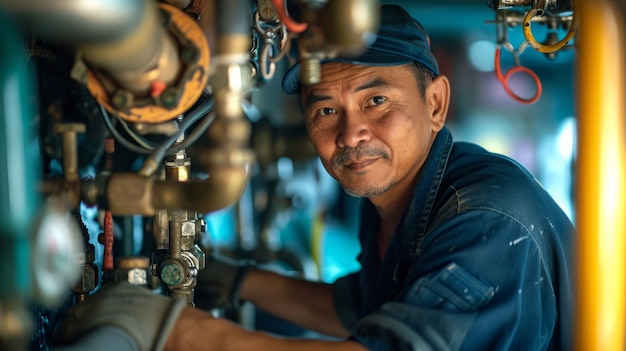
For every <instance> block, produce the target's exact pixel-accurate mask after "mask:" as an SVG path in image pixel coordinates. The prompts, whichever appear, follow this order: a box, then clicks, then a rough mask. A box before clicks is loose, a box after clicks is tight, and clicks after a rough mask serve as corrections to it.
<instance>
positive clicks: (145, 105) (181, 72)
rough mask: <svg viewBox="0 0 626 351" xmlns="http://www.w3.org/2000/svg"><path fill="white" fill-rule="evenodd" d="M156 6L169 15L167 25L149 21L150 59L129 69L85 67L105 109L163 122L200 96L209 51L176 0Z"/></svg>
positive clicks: (199, 30) (206, 75)
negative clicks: (175, 3) (151, 23)
mask: <svg viewBox="0 0 626 351" xmlns="http://www.w3.org/2000/svg"><path fill="white" fill-rule="evenodd" d="M159 7H160V9H161V10H162V11H164V16H165V17H167V18H169V20H168V21H166V22H167V23H168V25H167V29H168V30H167V31H166V30H165V28H163V27H157V28H156V29H154V27H151V28H152V29H151V32H149V33H146V35H150V37H149V38H143V39H142V40H144V41H145V40H156V41H158V43H156V44H154V46H155V47H156V48H157V49H158V50H157V51H155V52H152V53H151V56H150V58H151V61H144V62H145V63H146V64H144V65H141V66H139V67H134V68H133V69H132V70H131V69H126V68H124V69H120V68H118V69H106V70H102V71H100V70H98V69H93V68H90V69H88V70H87V87H88V88H89V90H90V92H91V94H92V95H93V96H94V97H95V98H96V100H97V101H98V102H99V103H100V104H102V105H103V106H104V107H105V108H106V109H107V111H109V112H111V113H114V114H115V115H116V116H118V117H120V118H122V119H124V120H127V121H131V122H138V123H161V122H164V121H168V120H171V119H173V118H176V117H177V116H179V115H181V114H183V113H184V112H186V111H187V110H188V109H189V108H191V106H192V105H193V104H194V103H195V102H196V101H197V100H198V98H199V97H200V95H201V94H202V92H203V90H204V88H205V87H206V84H207V82H208V79H209V59H210V53H209V46H208V42H207V40H206V38H205V37H204V34H203V31H202V28H200V27H199V26H198V24H197V23H196V22H195V21H194V20H193V19H192V18H191V17H189V16H188V15H187V13H185V12H183V11H181V10H179V9H178V8H176V7H174V6H171V5H168V4H164V3H160V4H159ZM154 11H155V12H156V11H157V9H154ZM155 17H156V16H155ZM146 27H149V26H147V25H146ZM155 33H156V34H155ZM137 37H139V34H137ZM155 38H156V39H155ZM140 43H141V42H135V43H134V44H133V45H134V46H135V47H137V46H141V45H139V44H140ZM142 54H143V52H142ZM178 55H180V56H178ZM85 61H87V58H85ZM90 66H91V67H94V66H95V67H101V66H98V65H90Z"/></svg>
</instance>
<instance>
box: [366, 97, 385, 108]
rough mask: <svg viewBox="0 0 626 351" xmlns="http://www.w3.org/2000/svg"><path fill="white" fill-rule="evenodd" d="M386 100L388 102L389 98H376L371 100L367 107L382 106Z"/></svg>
mask: <svg viewBox="0 0 626 351" xmlns="http://www.w3.org/2000/svg"><path fill="white" fill-rule="evenodd" d="M386 100H387V98H385V97H384V96H374V97H372V98H370V99H369V101H368V103H367V105H368V106H372V105H380V104H382V103H383V102H385V101H386Z"/></svg>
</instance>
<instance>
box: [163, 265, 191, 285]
mask: <svg viewBox="0 0 626 351" xmlns="http://www.w3.org/2000/svg"><path fill="white" fill-rule="evenodd" d="M160 277H161V280H162V281H163V283H165V284H166V285H167V286H170V287H172V286H176V285H178V284H180V283H181V282H182V281H183V278H184V277H185V273H184V270H183V267H181V266H180V265H179V264H176V263H166V264H165V265H164V266H163V268H161V274H160Z"/></svg>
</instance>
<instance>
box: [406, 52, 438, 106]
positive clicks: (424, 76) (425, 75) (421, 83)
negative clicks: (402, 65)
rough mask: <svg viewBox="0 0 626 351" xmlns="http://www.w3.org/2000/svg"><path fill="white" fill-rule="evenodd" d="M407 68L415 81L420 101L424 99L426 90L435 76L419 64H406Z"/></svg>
mask: <svg viewBox="0 0 626 351" xmlns="http://www.w3.org/2000/svg"><path fill="white" fill-rule="evenodd" d="M407 67H408V68H409V70H410V71H411V73H413V76H414V77H415V80H416V81H417V88H418V91H419V93H420V96H421V97H422V100H423V99H425V98H426V88H427V87H428V86H429V85H430V83H431V82H432V81H433V79H435V74H434V73H433V72H432V71H431V70H430V69H428V68H426V67H425V66H424V65H422V64H420V63H419V62H415V61H413V62H412V63H410V64H407Z"/></svg>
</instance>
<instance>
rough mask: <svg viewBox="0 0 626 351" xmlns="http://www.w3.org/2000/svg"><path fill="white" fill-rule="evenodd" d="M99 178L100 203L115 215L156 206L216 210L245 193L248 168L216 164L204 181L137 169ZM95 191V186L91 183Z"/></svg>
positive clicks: (146, 211) (150, 213)
mask: <svg viewBox="0 0 626 351" xmlns="http://www.w3.org/2000/svg"><path fill="white" fill-rule="evenodd" d="M100 177H105V179H100V180H97V182H96V183H99V186H98V190H97V192H98V195H94V194H91V199H92V200H93V199H94V198H96V199H98V200H97V201H98V202H100V205H101V206H102V207H104V208H107V209H108V210H110V211H111V213H112V214H114V215H133V214H137V215H145V216H153V215H154V214H155V213H156V210H157V209H159V210H170V211H173V210H189V211H197V212H200V213H209V212H214V211H217V210H219V209H222V208H225V207H228V206H230V205H232V204H233V203H235V202H236V201H237V200H238V199H239V198H240V197H241V194H242V193H243V190H244V187H245V185H246V183H247V180H248V171H247V168H246V167H245V166H241V167H216V168H215V169H212V170H211V173H210V176H209V178H208V179H207V180H204V181H188V182H178V181H169V180H156V179H155V178H154V177H144V176H140V175H137V174H134V173H116V174H111V175H101V176H100ZM91 190H92V191H93V190H94V189H93V187H91Z"/></svg>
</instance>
